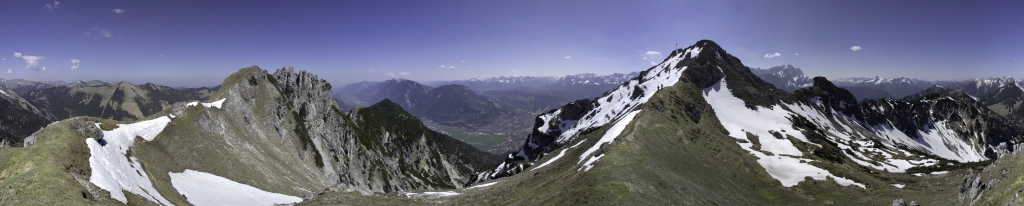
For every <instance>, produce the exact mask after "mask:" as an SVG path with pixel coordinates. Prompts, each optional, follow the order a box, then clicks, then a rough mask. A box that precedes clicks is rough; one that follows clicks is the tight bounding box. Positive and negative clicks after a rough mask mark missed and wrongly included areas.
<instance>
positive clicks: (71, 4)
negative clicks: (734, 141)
mask: <svg viewBox="0 0 1024 206" xmlns="http://www.w3.org/2000/svg"><path fill="white" fill-rule="evenodd" d="M58 2H59V3H58ZM1020 8H1024V3H1019V2H1018V1H983V2H966V1H964V2H961V1H943V2H937V1H856V2H854V1H849V2H845V1H844V2H839V1H754V0H750V1H212V2H211V1H52V0H50V1H20V0H19V1H0V28H2V30H0V58H2V59H3V60H0V69H2V71H0V78H25V79H31V80H64V81H71V80H79V79H81V80H92V79H99V80H103V81H129V82H132V83H139V84H141V83H146V82H153V83H157V84H163V85H169V86H189V87H194V86H212V85H217V84H220V83H221V81H222V80H223V78H225V77H227V75H229V74H231V73H233V72H235V71H237V70H238V69H239V68H242V67H247V66H251V65H258V66H260V67H261V68H263V69H267V70H271V71H273V70H274V69H276V68H280V67H284V66H294V67H295V68H296V69H299V70H308V71H311V72H313V73H315V74H318V75H319V76H320V77H321V78H324V79H327V80H328V81H330V82H332V83H333V84H335V85H344V84H348V83H353V82H358V81H363V80H370V81H380V80H384V79H390V78H393V77H400V78H406V79H412V80H417V81H436V80H452V79H468V78H483V77H489V76H521V75H551V76H560V75H566V74H577V73H597V74H610V73H627V72H632V71H640V70H643V69H646V68H648V67H649V66H650V65H651V62H652V61H655V62H657V61H660V60H662V59H663V58H664V56H663V55H664V54H668V53H669V52H670V51H671V49H672V48H674V46H675V44H677V43H678V44H679V46H680V47H685V46H688V45H690V44H692V43H694V42H696V41H698V40H700V39H711V40H715V41H716V42H718V43H719V44H720V45H722V46H723V47H724V48H725V49H726V50H727V51H728V52H729V53H731V54H733V55H735V56H737V57H739V58H741V59H742V60H743V62H744V64H746V65H747V66H750V67H760V68H768V67H771V66H777V65H783V64H793V65H794V66H796V67H799V68H802V69H804V72H805V73H806V74H807V75H813V76H819V75H820V76H826V77H829V78H838V77H859V76H882V77H899V76H905V77H916V78H928V79H965V78H980V77H994V76H1014V77H1018V78H1024V70H1022V68H1024V38H1022V37H1024V26H1021V25H1024V14H1022V13H1024V12H1020ZM854 46H859V47H860V49H859V50H856V51H854V50H853V49H851V48H852V47H854ZM16 53H17V54H20V55H17V54H16ZM657 53H660V54H657ZM776 53H778V56H776V55H775V54H776ZM798 54H799V55H798ZM652 59H653V60H652ZM1017 59H1019V60H1017ZM72 60H77V62H78V63H75V62H73V61H72ZM76 65H77V67H76ZM43 67H45V68H46V69H45V70H42V68H43ZM73 67H74V68H75V69H71V68H73ZM8 71H10V72H8Z"/></svg>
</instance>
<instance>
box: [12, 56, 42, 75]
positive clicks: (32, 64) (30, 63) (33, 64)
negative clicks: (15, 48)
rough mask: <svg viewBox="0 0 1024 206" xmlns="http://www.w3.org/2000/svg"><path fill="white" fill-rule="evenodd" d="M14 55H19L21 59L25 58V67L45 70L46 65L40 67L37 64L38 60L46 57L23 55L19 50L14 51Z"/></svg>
mask: <svg viewBox="0 0 1024 206" xmlns="http://www.w3.org/2000/svg"><path fill="white" fill-rule="evenodd" d="M14 57H19V58H21V59H24V60H25V64H27V65H26V66H25V68H26V69H31V70H38V71H45V70H46V67H40V66H39V60H43V59H46V57H41V56H31V55H23V54H21V53H20V52H14Z"/></svg>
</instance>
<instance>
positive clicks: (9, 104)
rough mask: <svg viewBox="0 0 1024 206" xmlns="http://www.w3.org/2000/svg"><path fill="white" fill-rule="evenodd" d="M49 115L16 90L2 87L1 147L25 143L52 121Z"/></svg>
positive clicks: (0, 107) (0, 92)
mask: <svg viewBox="0 0 1024 206" xmlns="http://www.w3.org/2000/svg"><path fill="white" fill-rule="evenodd" d="M48 116H49V115H47V114H46V113H44V112H42V111H40V110H39V109H37V108H36V107H35V106H33V105H32V104H31V103H29V102H28V101H26V100H25V99H23V98H21V96H19V95H18V94H17V93H14V91H12V90H7V89H4V88H0V147H4V146H12V145H23V144H24V142H23V141H24V139H25V138H27V137H29V136H31V135H32V133H34V132H36V131H38V130H39V129H42V128H43V127H44V126H46V124H48V123H49V122H50V121H51V120H50V119H49V118H47V117H48ZM33 139H34V138H33ZM33 139H30V140H29V143H31V141H34V140H33Z"/></svg>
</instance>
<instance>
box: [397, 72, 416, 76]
mask: <svg viewBox="0 0 1024 206" xmlns="http://www.w3.org/2000/svg"><path fill="white" fill-rule="evenodd" d="M397 75H402V76H406V75H412V73H409V72H399V73H398V74H397Z"/></svg>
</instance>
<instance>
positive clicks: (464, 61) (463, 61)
mask: <svg viewBox="0 0 1024 206" xmlns="http://www.w3.org/2000/svg"><path fill="white" fill-rule="evenodd" d="M466 62H469V61H466V60H462V61H461V62H459V63H466Z"/></svg>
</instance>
